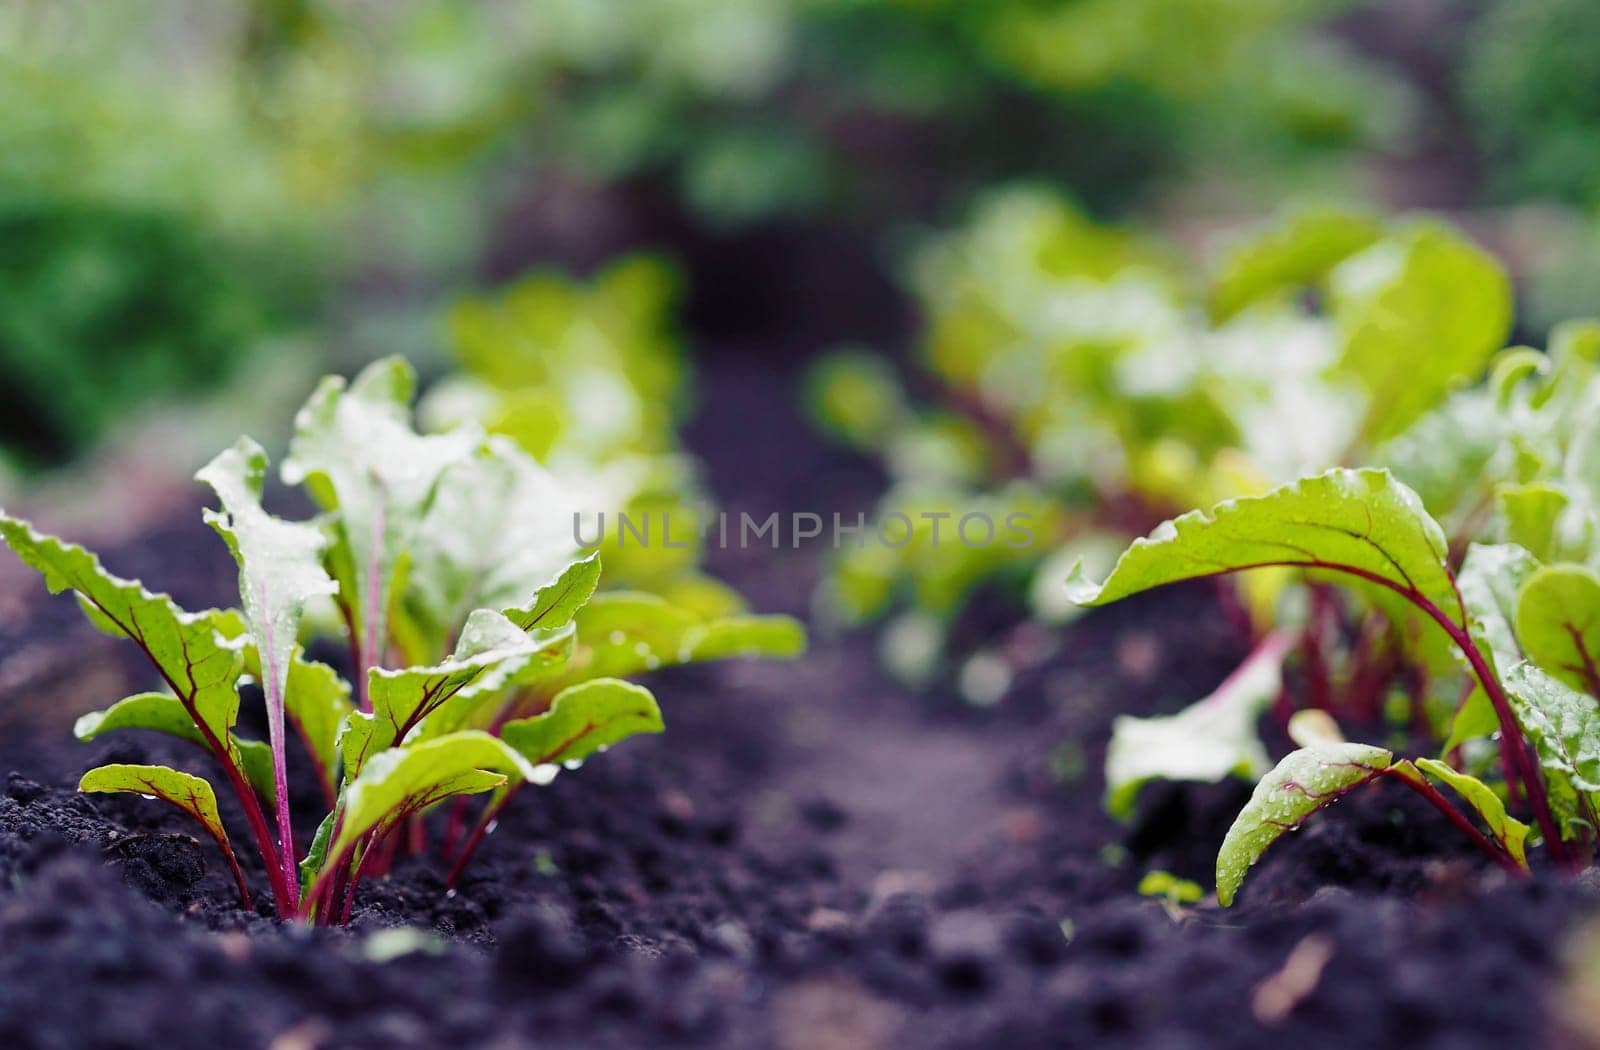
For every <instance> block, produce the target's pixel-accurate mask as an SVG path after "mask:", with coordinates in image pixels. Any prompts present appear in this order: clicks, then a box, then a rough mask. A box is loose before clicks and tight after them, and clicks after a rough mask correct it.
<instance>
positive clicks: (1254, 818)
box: [1217, 744, 1394, 907]
mask: <svg viewBox="0 0 1600 1050" xmlns="http://www.w3.org/2000/svg"><path fill="white" fill-rule="evenodd" d="M1393 761H1394V755H1393V754H1391V753H1390V752H1388V751H1385V750H1384V749H1383V748H1381V747H1373V746H1371V745H1369V744H1319V745H1317V746H1315V747H1306V748H1301V749H1300V750H1298V751H1293V752H1291V753H1290V754H1289V755H1288V756H1286V757H1285V758H1284V760H1283V761H1282V762H1279V763H1278V764H1277V766H1275V767H1274V768H1273V769H1272V771H1271V772H1270V773H1268V774H1267V775H1266V776H1264V777H1262V778H1261V782H1260V783H1259V784H1257V785H1256V789H1255V792H1254V793H1253V794H1252V795H1251V796H1250V801H1249V802H1247V803H1246V804H1245V807H1244V809H1243V810H1242V811H1241V812H1240V813H1239V816H1238V818H1237V819H1235V820H1234V822H1233V826H1232V827H1230V828H1229V829H1228V834H1227V835H1226V836H1225V837H1224V838H1223V840H1222V849H1221V850H1220V851H1219V852H1218V853H1217V902H1218V903H1219V904H1221V905H1222V906H1223V907H1227V906H1228V905H1230V904H1232V903H1233V899H1234V896H1235V895H1236V894H1237V893H1238V892H1239V886H1240V885H1241V884H1242V883H1243V882H1244V877H1245V875H1246V874H1247V873H1248V872H1249V871H1250V868H1251V867H1252V866H1253V865H1254V864H1255V863H1256V861H1258V860H1260V859H1261V855H1262V854H1263V853H1265V852H1266V851H1267V847H1269V846H1271V845H1272V844H1273V843H1274V842H1276V841H1278V839H1279V838H1281V837H1282V836H1283V835H1285V834H1286V833H1288V832H1290V831H1294V830H1296V829H1297V828H1299V827H1300V825H1301V824H1303V823H1305V821H1306V818H1308V817H1310V816H1311V815H1312V814H1313V813H1315V812H1316V811H1317V810H1319V809H1321V808H1322V807H1324V806H1326V805H1328V804H1329V803H1331V802H1335V801H1337V800H1339V799H1340V798H1343V797H1344V796H1345V795H1346V794H1348V793H1349V792H1351V791H1353V790H1354V789H1355V788H1357V787H1360V786H1361V785H1362V784H1365V783H1367V782H1368V781H1369V780H1371V779H1373V777H1375V776H1377V775H1378V774H1380V773H1382V772H1383V771H1384V770H1385V769H1388V768H1389V764H1390V763H1391V762H1393Z"/></svg>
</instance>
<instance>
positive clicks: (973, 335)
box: [808, 187, 1511, 677]
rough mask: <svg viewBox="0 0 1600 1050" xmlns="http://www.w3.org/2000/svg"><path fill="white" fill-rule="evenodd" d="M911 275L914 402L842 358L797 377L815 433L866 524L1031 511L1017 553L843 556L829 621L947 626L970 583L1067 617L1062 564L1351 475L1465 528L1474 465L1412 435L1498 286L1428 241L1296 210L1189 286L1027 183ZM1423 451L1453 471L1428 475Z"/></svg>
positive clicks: (1177, 270)
mask: <svg viewBox="0 0 1600 1050" xmlns="http://www.w3.org/2000/svg"><path fill="white" fill-rule="evenodd" d="M911 272H912V275H913V277H912V283H913V287H914V289H915V291H916V294H917V297H918V299H919V301H920V303H921V305H922V311H923V315H924V328H925V330H924V334H923V336H922V339H921V341H920V343H919V347H918V351H919V358H920V360H919V362H918V363H919V364H920V365H921V371H922V372H924V373H925V380H924V381H922V382H920V383H919V388H926V389H927V390H928V391H929V392H928V393H927V394H926V395H925V396H923V397H921V398H913V397H912V396H911V395H910V394H909V393H907V392H906V391H905V389H904V388H903V387H902V386H901V384H900V383H898V382H897V381H896V380H895V378H894V377H893V375H892V374H889V373H888V372H887V371H886V370H885V368H884V366H883V364H882V363H881V362H877V361H869V359H867V358H865V357H864V356H863V355H862V354H861V353H860V352H859V351H852V352H849V353H847V354H845V355H843V356H840V357H836V358H833V359H831V360H829V361H826V362H824V363H823V364H822V365H821V366H820V367H819V368H818V369H817V371H816V372H815V373H814V374H813V376H812V381H811V383H810V385H809V387H808V394H809V397H810V401H811V407H812V412H813V414H814V416H815V417H816V418H817V419H818V420H819V421H820V423H821V424H822V425H823V426H824V427H825V428H826V429H827V430H828V431H830V432H831V433H832V434H834V435H835V436H836V437H838V438H840V439H841V440H843V441H845V442H847V443H849V444H852V445H855V446H856V447H858V448H860V449H862V450H863V451H866V452H868V453H869V454H872V455H876V456H881V458H882V459H883V461H884V464H885V466H886V468H887V469H888V472H889V474H890V477H891V479H892V482H893V484H892V486H891V488H890V490H889V492H888V494H887V495H886V496H885V497H884V500H883V502H882V503H881V504H880V506H879V508H878V518H879V520H880V521H883V520H886V519H888V518H889V517H890V516H891V515H896V514H905V515H908V516H909V517H911V518H912V519H913V520H917V519H919V518H920V517H922V516H924V515H926V514H927V513H928V512H930V511H932V512H935V513H939V512H942V513H945V514H947V515H948V516H949V518H950V520H951V521H952V522H953V521H955V520H957V519H959V518H960V517H961V516H962V515H965V514H969V513H972V512H975V511H976V512H982V513H985V514H987V515H989V516H990V517H991V518H993V519H994V520H997V521H1000V520H1004V519H1005V518H1006V517H1007V516H1008V515H1011V514H1027V515H1028V516H1029V520H1030V526H1031V527H1030V530H1029V531H1030V533H1031V536H1030V540H1031V542H1028V543H1026V544H1015V545H1004V544H1003V545H999V546H993V545H991V546H976V547H973V546H968V545H965V544H958V543H954V542H951V541H950V539H949V537H948V536H947V538H946V541H945V542H944V543H943V544H938V543H936V542H934V537H933V536H932V534H931V530H930V529H929V528H928V527H927V525H926V523H925V524H924V525H923V526H922V527H919V528H918V530H917V531H916V533H915V535H914V537H913V542H910V543H907V544H903V545H898V546H892V547H885V546H882V545H867V546H865V547H864V548H860V549H845V550H843V551H841V552H840V553H839V555H838V556H837V557H836V558H835V561H834V565H833V568H832V571H831V573H830V575H829V576H828V578H827V580H826V581H825V585H824V588H823V592H822V596H821V597H822V599H823V602H824V607H825V608H826V609H827V610H828V611H830V612H831V613H832V614H833V615H834V616H836V617H838V618H841V619H843V620H845V621H847V622H855V621H862V620H867V619H873V618H877V617H880V616H883V615H886V614H888V613H891V612H894V611H896V610H897V609H910V610H911V615H912V616H914V617H917V618H919V619H920V620H922V621H924V622H931V623H933V624H934V625H935V626H938V625H941V624H943V625H948V624H949V623H950V622H951V621H953V620H954V619H955V617H956V616H957V615H958V614H959V613H960V612H961V610H962V608H963V606H964V604H965V603H966V601H967V599H968V598H969V597H970V596H971V594H972V592H973V590H974V589H975V588H976V587H977V586H978V585H979V584H980V583H983V582H985V581H989V580H1001V581H1007V582H1009V583H1010V584H1011V585H1012V586H1013V588H1015V589H1017V590H1019V591H1020V592H1022V593H1027V592H1028V591H1029V590H1031V597H1032V600H1033V605H1034V611H1035V613H1036V614H1037V615H1038V616H1040V617H1041V618H1044V619H1057V618H1062V617H1065V616H1067V615H1070V614H1071V612H1072V610H1071V609H1070V608H1069V607H1067V605H1066V603H1065V602H1064V601H1062V600H1061V594H1060V588H1059V586H1056V584H1057V583H1058V582H1059V579H1060V578H1061V573H1063V572H1064V571H1065V569H1064V565H1065V564H1066V563H1069V562H1071V561H1075V560H1077V559H1079V558H1084V559H1086V560H1088V561H1090V562H1091V563H1094V564H1093V565H1092V567H1093V568H1096V569H1098V568H1103V567H1104V566H1103V564H1102V563H1103V561H1104V559H1105V558H1106V556H1108V555H1110V556H1114V555H1115V553H1116V551H1117V549H1119V546H1120V544H1119V542H1118V540H1119V539H1120V538H1123V537H1126V536H1128V535H1135V534H1138V533H1141V532H1144V531H1146V530H1147V529H1149V528H1150V527H1152V526H1154V525H1155V524H1156V523H1157V522H1159V521H1160V520H1161V519H1162V518H1164V517H1168V516H1170V514H1171V513H1172V512H1173V511H1174V510H1176V509H1181V508H1183V507H1187V506H1190V505H1196V504H1199V505H1205V504H1208V503H1213V502H1216V501H1219V500H1222V499H1228V498H1233V497H1237V496H1243V495H1250V494H1254V493H1257V492H1261V491H1264V490H1265V489H1267V488H1269V487H1271V486H1272V485H1273V484H1276V483H1278V482H1281V481H1285V480H1289V479H1293V478H1295V477H1298V476H1302V475H1304V474H1307V473H1312V472H1314V471H1316V470H1320V469H1324V468H1326V467H1328V466H1332V465H1336V464H1339V463H1343V462H1346V461H1350V460H1351V459H1352V457H1356V458H1357V459H1358V460H1360V461H1364V462H1371V461H1373V460H1372V459H1371V458H1370V457H1373V456H1379V455H1381V456H1383V457H1386V458H1384V459H1383V460H1382V461H1383V462H1391V463H1396V462H1402V461H1403V462H1404V463H1405V464H1406V468H1407V477H1408V479H1410V480H1412V483H1413V484H1415V485H1417V486H1418V487H1419V488H1421V489H1424V490H1425V494H1426V491H1433V492H1435V493H1438V494H1439V495H1438V498H1437V500H1436V502H1437V505H1433V504H1430V506H1432V508H1433V510H1434V513H1435V514H1437V515H1438V516H1439V517H1440V518H1441V520H1444V521H1446V522H1449V523H1454V522H1455V521H1457V520H1458V517H1459V516H1462V515H1466V514H1468V513H1470V508H1467V507H1457V506H1455V505H1454V503H1453V502H1451V501H1450V499H1449V498H1448V497H1449V496H1450V494H1452V493H1458V492H1460V491H1463V487H1462V485H1461V484H1460V483H1461V481H1462V478H1460V477H1457V476H1456V475H1457V473H1459V472H1460V470H1461V469H1462V468H1463V465H1464V464H1467V467H1466V469H1467V472H1468V473H1469V474H1470V462H1469V460H1468V459H1467V458H1465V453H1466V452H1468V451H1470V449H1467V448H1464V447H1460V443H1458V442H1454V441H1452V440H1450V439H1448V438H1445V439H1443V440H1438V439H1437V438H1438V435H1433V437H1434V438H1435V440H1422V441H1418V440H1408V439H1409V438H1411V435H1412V432H1413V430H1414V429H1415V428H1417V427H1423V426H1431V427H1434V428H1435V429H1437V428H1438V427H1439V426H1442V425H1444V424H1445V423H1447V422H1448V420H1441V419H1440V418H1439V417H1434V416H1430V415H1429V412H1430V410H1432V409H1433V408H1434V406H1436V405H1437V404H1439V403H1441V402H1442V401H1444V399H1445V398H1446V397H1447V396H1448V395H1449V394H1450V393H1451V391H1452V390H1453V389H1454V388H1455V387H1456V386H1458V385H1459V384H1461V383H1464V382H1468V381H1471V380H1472V379H1475V378H1476V377H1477V376H1479V375H1480V374H1481V373H1482V370H1483V368H1484V366H1485V363H1486V362H1487V361H1488V359H1489V357H1490V355H1491V354H1492V353H1494V352H1495V351H1496V350H1498V349H1499V348H1500V347H1502V346H1503V345H1504V340H1505V337H1506V335H1507V334H1508V332H1509V330H1510V324H1511V288H1510V282H1509V281H1508V279H1507V277H1506V275H1505V274H1504V272H1503V271H1502V270H1501V268H1500V267H1499V265H1498V264H1497V263H1496V262H1495V260H1494V259H1492V258H1491V257H1490V256H1488V255H1487V254H1486V253H1484V252H1483V251H1482V250H1481V249H1479V248H1478V247H1477V246H1476V245H1474V244H1472V243H1471V242H1470V241H1468V240H1467V239H1466V238H1465V237H1463V236H1462V235H1460V234H1459V233H1456V232H1454V231H1453V230H1451V229H1449V228H1447V227H1445V226H1443V225H1440V224H1437V223H1435V222H1431V221H1427V220H1398V221H1380V220H1378V219H1376V218H1374V217H1372V216H1369V215H1367V214H1364V213H1361V212H1354V211H1347V210H1344V209H1337V208H1330V207H1310V208H1302V209H1300V210H1298V211H1294V212H1291V213H1289V214H1286V215H1285V216H1283V217H1282V218H1281V219H1280V220H1278V221H1276V222H1274V223H1272V224H1270V225H1268V226H1267V227H1265V228H1263V229H1261V230H1259V231H1256V232H1254V233H1251V234H1249V235H1247V236H1244V237H1242V238H1240V239H1238V240H1237V241H1236V242H1235V243H1233V244H1232V245H1231V246H1230V247H1228V249H1227V250H1226V251H1223V252H1222V253H1220V254H1219V255H1218V257H1217V258H1216V259H1215V260H1214V261H1213V262H1212V263H1211V264H1210V265H1209V266H1205V267H1197V266H1194V265H1193V264H1191V263H1189V262H1187V261H1186V260H1185V259H1184V257H1183V255H1182V254H1181V253H1180V252H1179V251H1178V250H1177V249H1176V248H1175V247H1173V246H1171V245H1170V244H1168V243H1167V242H1165V241H1163V240H1160V239H1157V238H1154V237H1151V236H1149V235H1146V234H1143V233H1140V232H1138V231H1136V230H1131V229H1126V228H1114V227H1107V226H1102V225H1099V224H1097V223H1095V222H1093V221H1091V220H1089V219H1088V218H1086V217H1085V216H1084V214H1083V213H1082V212H1081V211H1080V210H1079V209H1077V208H1076V207H1074V206H1073V205H1072V204H1070V203H1069V202H1067V201H1066V200H1065V199H1063V198H1061V197H1060V196H1059V195H1056V194H1054V193H1052V192H1049V191H1046V190H1042V189H1039V188H1033V187H1020V188H1012V189H1009V190H1005V191H1000V192H996V193H993V194H991V195H989V196H987V197H985V198H983V199H982V200H981V201H980V203H979V204H978V206H977V207H976V208H975V210H974V212H973V215H972V218H971V220H970V221H969V222H968V223H967V224H966V225H965V226H964V227H961V228H959V229H957V230H955V231H953V232H950V233H946V234H943V235H941V236H938V237H935V238H933V239H931V240H930V241H929V242H927V243H926V244H925V245H924V246H923V247H922V248H921V249H920V250H919V251H918V252H917V253H916V255H915V257H914V264H913V266H912V267H911ZM1440 449H1448V450H1449V451H1450V453H1451V455H1450V458H1449V459H1448V461H1446V462H1444V463H1436V462H1432V461H1431V460H1430V459H1429V454H1430V453H1437V452H1438V450H1440ZM1380 450H1381V452H1380ZM1363 456H1366V457H1369V458H1367V459H1364V460H1363V459H1360V457H1363ZM1249 586H1251V587H1255V588H1258V591H1257V593H1255V594H1252V595H1247V596H1246V603H1247V604H1249V603H1252V602H1254V603H1259V602H1266V601H1270V600H1272V598H1273V594H1274V592H1273V589H1272V588H1273V585H1272V582H1271V581H1270V580H1267V581H1266V582H1265V583H1263V582H1262V581H1261V580H1255V581H1250V583H1249ZM892 634H893V633H892ZM926 634H927V631H926V630H923V631H922V635H926ZM922 635H918V637H921V636H922ZM922 648H923V649H924V650H925V651H926V653H927V655H928V656H929V658H930V659H934V662H933V663H928V664H925V665H924V666H922V667H921V668H918V669H917V673H916V674H914V675H913V676H912V677H926V675H927V674H930V673H932V672H933V671H934V670H937V669H938V664H937V660H936V659H935V658H936V657H937V655H938V652H939V649H940V646H939V644H938V643H937V641H935V643H934V644H932V645H926V646H923V647H922ZM890 658H891V662H894V663H896V664H900V663H903V662H904V661H902V660H900V659H899V657H897V656H895V655H894V654H890Z"/></svg>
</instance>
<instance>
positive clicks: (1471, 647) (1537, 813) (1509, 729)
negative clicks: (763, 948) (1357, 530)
mask: <svg viewBox="0 0 1600 1050" xmlns="http://www.w3.org/2000/svg"><path fill="white" fill-rule="evenodd" d="M1269 568H1299V569H1308V568H1309V569H1324V570H1327V571H1329V572H1342V573H1345V574H1347V575H1350V576H1355V577H1358V578H1360V579H1363V580H1367V581H1368V582H1370V583H1375V584H1377V585H1378V586H1380V587H1386V588H1388V589H1389V590H1391V591H1393V592H1395V593H1396V594H1398V595H1400V596H1401V597H1403V598H1405V599H1407V600H1408V601H1410V602H1412V603H1413V604H1414V605H1416V606H1417V608H1419V609H1421V610H1422V611H1423V612H1425V613H1427V614H1428V615H1429V616H1430V617H1432V618H1433V621H1434V622H1435V623H1437V624H1438V625H1439V626H1440V627H1442V628H1443V629H1444V631H1445V633H1446V634H1448V635H1449V636H1450V640H1451V641H1453V642H1454V643H1455V644H1456V647H1457V648H1459V649H1460V650H1461V652H1462V654H1463V655H1464V656H1465V657H1466V658H1467V663H1468V664H1470V665H1471V667H1472V673H1473V674H1475V675H1476V676H1477V678H1478V681H1479V682H1480V683H1482V685H1483V690H1484V692H1485V693H1486V694H1488V697H1489V703H1490V704H1491V705H1492V706H1493V707H1494V713H1495V718H1496V720H1497V721H1498V722H1499V723H1500V745H1501V748H1502V749H1503V753H1509V754H1510V761H1511V764H1512V768H1513V769H1515V770H1516V773H1517V778H1518V779H1520V780H1521V781H1522V785H1523V787H1524V789H1525V790H1526V791H1527V793H1528V803H1529V805H1530V806H1531V807H1532V809H1533V815H1534V817H1535V819H1536V820H1537V821H1538V823H1539V831H1540V834H1542V835H1543V836H1544V840H1545V849H1546V850H1548V851H1549V853H1550V857H1551V859H1552V860H1554V861H1555V862H1556V863H1557V864H1560V865H1561V866H1562V867H1564V868H1567V869H1568V870H1572V869H1573V867H1574V865H1573V859H1572V855H1571V854H1570V853H1569V852H1568V850H1567V848H1566V844H1565V843H1564V842H1563V841H1562V839H1561V832H1560V829H1559V828H1558V827H1557V825H1556V821H1555V817H1554V816H1553V815H1552V814H1551V811H1550V798H1549V796H1548V795H1547V794H1546V793H1545V788H1544V781H1543V780H1542V779H1541V778H1540V776H1539V771H1538V769H1537V767H1536V766H1535V765H1534V764H1533V760H1532V758H1530V756H1529V754H1528V744H1527V741H1526V739H1525V738H1524V737H1523V735H1522V729H1521V727H1520V726H1518V725H1517V718H1516V715H1515V714H1514V713H1513V712H1512V710H1511V702H1510V700H1508V699H1507V698H1506V693H1505V690H1504V689H1502V688H1501V687H1500V681H1499V679H1497V678H1496V677H1495V676H1494V672H1492V671H1490V670H1489V666H1488V664H1487V663H1485V662H1484V659H1483V654H1482V653H1480V652H1479V651H1478V647H1477V645H1475V644H1474V643H1473V641H1472V637H1471V635H1469V634H1468V633H1467V630H1466V628H1464V627H1462V626H1461V625H1460V624H1458V623H1456V622H1455V621H1454V620H1452V619H1450V617H1448V616H1446V615H1445V613H1444V610H1443V609H1440V608H1439V607H1438V606H1437V605H1435V604H1434V603H1433V601H1432V600H1431V599H1430V598H1428V596H1427V595H1425V594H1423V593H1422V592H1421V591H1418V590H1417V589H1416V588H1414V587H1402V586H1401V585H1400V584H1398V583H1395V582H1394V581H1393V580H1391V579H1388V578H1387V577H1385V576H1382V575H1379V574H1378V573H1375V572H1371V571H1369V570H1367V569H1362V568H1358V567H1356V566H1354V565H1340V564H1338V563H1335V562H1323V561H1284V560H1279V561H1262V562H1253V563H1251V564H1249V565H1236V566H1233V567H1232V568H1228V569H1222V570H1220V571H1219V572H1215V573H1202V574H1200V575H1201V576H1219V575H1223V574H1225V573H1232V572H1242V571H1244V570H1246V569H1269ZM1446 572H1447V574H1448V569H1447V570H1446ZM1449 579H1450V581H1451V584H1452V586H1453V585H1454V583H1455V577H1454V576H1450V577H1449Z"/></svg>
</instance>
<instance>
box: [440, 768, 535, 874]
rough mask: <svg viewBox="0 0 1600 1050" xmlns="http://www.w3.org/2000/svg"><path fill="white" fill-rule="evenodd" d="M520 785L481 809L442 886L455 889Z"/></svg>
mask: <svg viewBox="0 0 1600 1050" xmlns="http://www.w3.org/2000/svg"><path fill="white" fill-rule="evenodd" d="M521 786H522V785H521V784H518V785H517V786H516V787H514V788H511V789H509V790H508V791H506V793H505V794H504V795H502V796H501V797H500V798H498V799H496V800H495V801H493V802H491V803H489V804H488V805H487V806H485V807H484V808H483V813H482V814H481V815H480V816H479V817H478V822H477V823H476V824H474V825H473V827H472V834H470V835H468V836H467V841H466V842H464V843H462V845H461V852H460V853H459V854H458V855H457V856H456V862H455V863H454V864H452V865H451V866H450V874H448V875H446V876H445V879H444V884H445V885H446V886H447V887H449V888H450V889H455V886H456V883H457V882H459V881H460V880H461V875H462V873H463V872H464V871H466V870H467V864H468V863H469V862H470V861H471V860H472V855H473V854H474V853H476V852H477V851H478V846H479V845H480V844H481V843H482V842H483V839H484V836H485V835H487V834H488V833H489V829H490V828H492V827H493V826H494V823H495V821H497V820H499V819H500V813H501V811H502V810H504V809H505V808H506V805H507V804H508V803H509V802H510V801H511V800H512V798H514V797H515V796H516V794H517V789H518V788H520V787H521Z"/></svg>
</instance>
